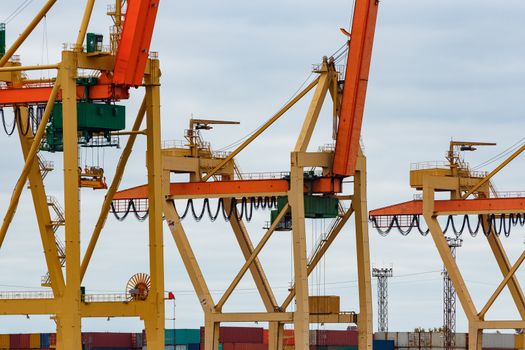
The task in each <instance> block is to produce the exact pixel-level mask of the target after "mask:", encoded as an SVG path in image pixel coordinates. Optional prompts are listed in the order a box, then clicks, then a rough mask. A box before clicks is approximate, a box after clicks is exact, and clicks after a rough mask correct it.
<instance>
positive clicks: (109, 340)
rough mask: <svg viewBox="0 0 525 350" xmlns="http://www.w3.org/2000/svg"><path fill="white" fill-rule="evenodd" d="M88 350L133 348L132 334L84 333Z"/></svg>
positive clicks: (83, 336)
mask: <svg viewBox="0 0 525 350" xmlns="http://www.w3.org/2000/svg"><path fill="white" fill-rule="evenodd" d="M82 342H83V343H84V345H86V346H87V347H88V348H128V349H129V348H131V347H132V342H131V333H83V334H82Z"/></svg>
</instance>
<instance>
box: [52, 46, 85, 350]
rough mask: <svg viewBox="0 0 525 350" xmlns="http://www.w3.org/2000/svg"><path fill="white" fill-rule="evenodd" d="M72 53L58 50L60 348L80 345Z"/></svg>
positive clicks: (76, 163)
mask: <svg viewBox="0 0 525 350" xmlns="http://www.w3.org/2000/svg"><path fill="white" fill-rule="evenodd" d="M76 58H77V57H76V54H75V53H74V52H70V51H64V52H63V53H62V63H61V65H60V79H61V83H62V106H63V107H62V111H63V116H64V117H63V140H64V206H65V219H66V228H65V231H66V234H65V237H66V257H67V258H66V259H67V260H66V288H65V291H64V296H63V297H62V301H61V303H60V305H61V306H62V309H61V310H60V313H59V315H57V316H58V317H59V318H60V324H61V326H62V342H61V344H60V346H61V348H62V349H68V350H69V349H81V348H82V339H81V319H80V203H79V187H78V175H79V174H78V136H77V95H76V92H77V84H76V78H77V62H76Z"/></svg>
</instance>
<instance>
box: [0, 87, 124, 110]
mask: <svg viewBox="0 0 525 350" xmlns="http://www.w3.org/2000/svg"><path fill="white" fill-rule="evenodd" d="M52 89H53V88H52V87H50V86H49V87H21V88H7V89H0V106H10V105H15V104H33V103H46V102H47V100H49V96H50V95H51V90H52ZM85 92H86V91H85V89H84V86H77V99H79V100H80V99H85V98H86V93H85ZM61 95H62V94H61V93H59V95H58V97H57V100H58V101H60V100H61V99H62V96H61ZM89 98H90V99H92V100H125V99H128V98H129V88H127V87H124V86H112V85H110V84H99V85H94V86H90V87H89Z"/></svg>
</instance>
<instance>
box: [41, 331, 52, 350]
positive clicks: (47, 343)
mask: <svg viewBox="0 0 525 350" xmlns="http://www.w3.org/2000/svg"><path fill="white" fill-rule="evenodd" d="M40 347H41V348H42V349H48V348H50V347H51V334H49V333H42V334H40Z"/></svg>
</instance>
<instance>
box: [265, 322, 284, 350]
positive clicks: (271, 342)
mask: <svg viewBox="0 0 525 350" xmlns="http://www.w3.org/2000/svg"><path fill="white" fill-rule="evenodd" d="M283 335H284V323H282V322H269V326H268V350H283Z"/></svg>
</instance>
